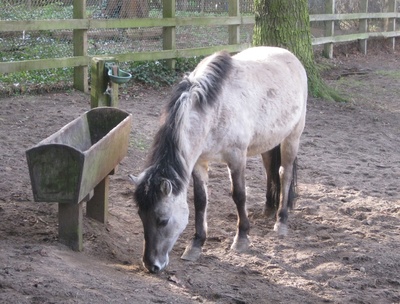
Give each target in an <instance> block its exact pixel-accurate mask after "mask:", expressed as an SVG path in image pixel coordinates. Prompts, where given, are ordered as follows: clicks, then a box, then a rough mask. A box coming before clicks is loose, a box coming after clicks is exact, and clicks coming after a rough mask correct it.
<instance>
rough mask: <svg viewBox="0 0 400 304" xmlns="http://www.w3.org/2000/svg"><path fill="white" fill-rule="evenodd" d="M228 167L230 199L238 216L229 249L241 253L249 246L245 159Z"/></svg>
mask: <svg viewBox="0 0 400 304" xmlns="http://www.w3.org/2000/svg"><path fill="white" fill-rule="evenodd" d="M228 166H229V170H230V176H231V182H232V198H233V201H234V202H235V204H236V208H237V214H238V223H237V232H236V235H235V239H234V241H233V244H232V246H231V249H232V250H235V251H238V252H243V251H245V250H247V249H248V247H249V245H250V241H249V237H248V234H249V231H250V221H249V218H248V216H247V210H246V183H245V173H244V172H245V167H246V161H245V158H243V160H242V161H239V162H238V163H236V164H235V165H233V166H232V165H230V164H229V163H228Z"/></svg>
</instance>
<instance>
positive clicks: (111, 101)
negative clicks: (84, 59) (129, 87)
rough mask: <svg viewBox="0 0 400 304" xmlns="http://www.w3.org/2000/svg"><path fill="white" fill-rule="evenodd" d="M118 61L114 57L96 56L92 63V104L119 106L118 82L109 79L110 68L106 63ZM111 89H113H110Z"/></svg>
mask: <svg viewBox="0 0 400 304" xmlns="http://www.w3.org/2000/svg"><path fill="white" fill-rule="evenodd" d="M112 62H114V63H117V62H116V60H115V58H114V57H94V58H93V59H92V64H91V71H90V72H91V78H92V84H91V90H90V106H91V108H92V109H93V108H96V107H111V106H112V107H117V106H118V84H116V83H110V87H109V81H108V75H107V72H108V69H107V68H106V66H105V65H106V63H112ZM109 89H111V90H109Z"/></svg>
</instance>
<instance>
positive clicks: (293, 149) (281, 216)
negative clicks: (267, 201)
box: [274, 136, 300, 235]
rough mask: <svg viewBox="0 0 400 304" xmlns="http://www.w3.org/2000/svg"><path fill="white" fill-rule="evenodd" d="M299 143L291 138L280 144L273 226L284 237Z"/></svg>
mask: <svg viewBox="0 0 400 304" xmlns="http://www.w3.org/2000/svg"><path fill="white" fill-rule="evenodd" d="M299 142H300V138H299V137H296V136H292V137H288V138H286V139H285V140H284V141H283V142H282V143H281V166H280V168H279V179H280V184H281V191H280V192H281V193H280V201H279V208H278V211H277V218H276V223H275V226H274V230H275V231H277V232H278V234H279V235H286V234H287V230H288V229H287V219H288V207H289V206H292V204H293V202H291V201H290V200H291V199H293V197H291V195H290V193H291V189H290V188H291V186H293V182H292V180H293V172H294V170H293V168H294V166H295V160H296V156H297V151H298V149H299Z"/></svg>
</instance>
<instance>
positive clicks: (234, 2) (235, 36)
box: [228, 0, 240, 44]
mask: <svg viewBox="0 0 400 304" xmlns="http://www.w3.org/2000/svg"><path fill="white" fill-rule="evenodd" d="M228 15H229V17H240V3H239V0H229V2H228ZM228 31H229V41H228V44H239V43H240V25H229V26H228Z"/></svg>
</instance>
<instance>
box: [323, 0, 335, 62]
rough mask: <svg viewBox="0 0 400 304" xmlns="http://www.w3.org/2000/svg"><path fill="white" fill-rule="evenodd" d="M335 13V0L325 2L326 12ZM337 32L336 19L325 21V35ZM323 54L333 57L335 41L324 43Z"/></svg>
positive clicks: (330, 35) (328, 35) (329, 35)
mask: <svg viewBox="0 0 400 304" xmlns="http://www.w3.org/2000/svg"><path fill="white" fill-rule="evenodd" d="M334 13H335V0H327V1H326V3H325V14H334ZM334 34H335V21H333V20H332V21H325V37H332V36H333V35H334ZM323 55H324V56H325V57H326V58H329V59H332V57H333V43H327V44H325V45H324V51H323Z"/></svg>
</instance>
